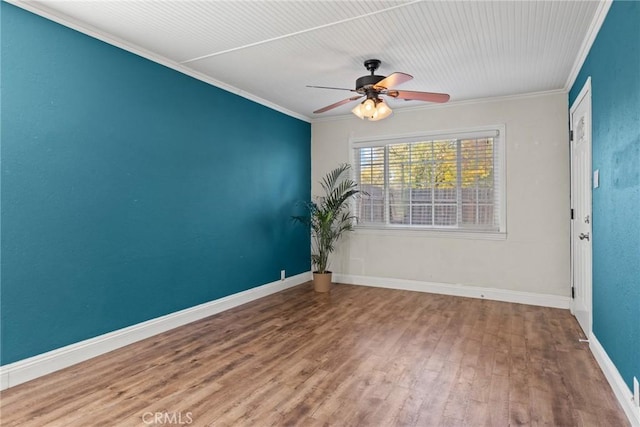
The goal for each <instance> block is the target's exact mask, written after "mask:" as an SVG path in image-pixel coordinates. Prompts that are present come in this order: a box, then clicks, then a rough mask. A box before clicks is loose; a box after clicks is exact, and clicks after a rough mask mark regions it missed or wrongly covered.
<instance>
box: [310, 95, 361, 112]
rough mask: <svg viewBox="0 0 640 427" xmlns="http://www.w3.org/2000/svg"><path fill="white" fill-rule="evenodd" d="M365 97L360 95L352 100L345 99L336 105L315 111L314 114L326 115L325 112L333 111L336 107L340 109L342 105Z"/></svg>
mask: <svg viewBox="0 0 640 427" xmlns="http://www.w3.org/2000/svg"><path fill="white" fill-rule="evenodd" d="M363 96H364V95H358V96H352V97H351V98H347V99H343V100H342V101H338V102H336V103H334V104H331V105H327V106H326V107H324V108H321V109H319V110H316V111H314V112H313V114H319V113H324V112H325V111H329V110H332V109H334V108H336V107H339V106H341V105H344V104H346V103H348V102H351V101H355V100H356V99H360V98H362V97H363Z"/></svg>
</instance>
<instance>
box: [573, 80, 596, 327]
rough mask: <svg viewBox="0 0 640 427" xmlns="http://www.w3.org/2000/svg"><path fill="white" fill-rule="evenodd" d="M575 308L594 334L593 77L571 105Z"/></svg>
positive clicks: (582, 323)
mask: <svg viewBox="0 0 640 427" xmlns="http://www.w3.org/2000/svg"><path fill="white" fill-rule="evenodd" d="M570 120H571V130H572V131H573V132H572V135H573V138H572V141H571V208H572V209H573V220H572V221H571V280H572V286H573V289H572V294H573V299H572V305H571V311H572V312H573V315H574V316H575V317H576V319H578V323H579V324H580V326H581V327H582V330H583V331H584V333H585V335H586V337H587V338H589V336H590V334H591V318H592V316H591V312H592V307H591V280H592V264H591V244H592V240H593V237H592V233H591V224H592V218H591V188H592V180H591V176H592V170H591V79H588V80H587V82H586V83H585V85H584V87H583V88H582V91H581V92H580V95H578V97H577V98H576V100H575V101H574V103H573V105H572V106H571V113H570Z"/></svg>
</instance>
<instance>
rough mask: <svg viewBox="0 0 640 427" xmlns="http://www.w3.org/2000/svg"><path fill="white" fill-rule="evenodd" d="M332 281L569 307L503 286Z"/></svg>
mask: <svg viewBox="0 0 640 427" xmlns="http://www.w3.org/2000/svg"><path fill="white" fill-rule="evenodd" d="M333 281H334V282H336V283H347V284H350V285H363V286H373V287H378V288H389V289H402V290H405V291H416V292H429V293H432V294H444V295H453V296H459V297H469V298H484V299H490V300H494V301H505V302H515V303H519V304H529V305H538V306H543V307H553V308H564V309H568V308H569V306H570V302H571V300H570V298H569V297H563V296H560V295H547V294H535V293H532V292H520V291H511V290H507V289H496V288H482V287H478V286H469V285H457V284H449V283H435V282H421V281H417V280H405V279H391V278H387V277H370V276H355V275H351V274H338V273H334V274H333Z"/></svg>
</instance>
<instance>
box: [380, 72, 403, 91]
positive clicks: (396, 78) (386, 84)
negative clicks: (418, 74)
mask: <svg viewBox="0 0 640 427" xmlns="http://www.w3.org/2000/svg"><path fill="white" fill-rule="evenodd" d="M412 78H413V76H412V75H410V74H407V73H393V74H389V75H388V76H387V77H385V78H384V79H382V80H380V81H379V82H378V83H376V84H375V85H374V86H373V87H374V88H376V89H382V88H384V89H389V88H390V87H396V86H398V85H401V84H402V83H405V82H408V81H409V80H411V79H412Z"/></svg>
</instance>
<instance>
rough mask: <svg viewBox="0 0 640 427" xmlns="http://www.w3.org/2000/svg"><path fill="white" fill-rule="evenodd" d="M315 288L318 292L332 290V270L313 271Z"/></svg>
mask: <svg viewBox="0 0 640 427" xmlns="http://www.w3.org/2000/svg"><path fill="white" fill-rule="evenodd" d="M313 289H314V290H315V291H316V292H323V293H324V292H329V291H330V290H331V272H330V271H328V272H326V273H313Z"/></svg>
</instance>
